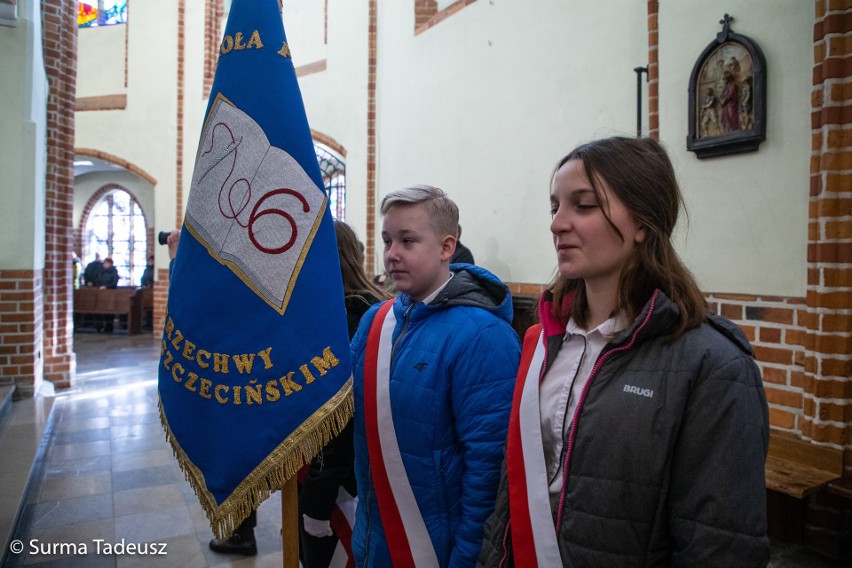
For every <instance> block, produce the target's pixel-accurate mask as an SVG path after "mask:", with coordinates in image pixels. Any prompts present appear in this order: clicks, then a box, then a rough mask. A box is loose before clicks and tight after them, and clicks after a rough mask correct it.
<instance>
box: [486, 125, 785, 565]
mask: <svg viewBox="0 0 852 568" xmlns="http://www.w3.org/2000/svg"><path fill="white" fill-rule="evenodd" d="M550 202H551V215H552V218H553V220H552V222H551V224H550V231H551V233H552V234H553V243H554V247H555V249H556V259H557V264H558V275H557V276H556V278H555V280H554V281H553V282H552V283H551V286H550V288H549V290H548V291H546V292H545V294H544V295H543V296H542V300H541V303H540V307H539V314H540V319H541V323H540V324H538V325H536V326H533V327H532V328H530V330H529V331H528V332H527V334H526V338H525V340H524V349H523V355H522V357H521V368H520V370H519V372H518V379H517V383H516V387H515V400H514V403H513V409H512V417H511V419H510V425H509V435H508V442H507V449H506V459H505V462H504V469H503V476H502V480H501V486H500V492H499V494H498V498H497V504H496V507H495V511H494V514H493V515H492V516H491V517H490V518H489V519H488V521H487V522H486V526H485V535H486V537H485V541H484V543H483V547H482V550H481V553H480V557H479V561H478V564H479V565H480V566H501V567H505V566H548V567H553V566H563V565H564V566H607V567H612V568H627V567H631V568H632V567H647V566H655V567H656V566H660V567H662V566H689V567H693V568H694V567H711V566H737V567H739V568H751V567H755V568H756V567H765V566H766V565H767V563H768V561H769V542H768V539H767V537H766V530H767V527H766V490H765V485H764V483H765V482H764V460H765V458H766V452H767V450H768V446H769V420H768V408H767V403H766V397H765V394H764V391H763V385H762V382H761V378H760V371H759V369H758V367H757V365H756V364H755V362H754V360H753V356H754V355H753V352H752V349H751V346H750V345H749V343H748V341H747V340H746V338H745V335H744V334H743V333H742V331H740V330H739V328H737V327H736V326H735V325H734V324H733V323H731V322H730V321H727V320H725V319H724V318H721V317H718V316H715V315H712V314H710V313H708V312H707V309H706V304H705V300H704V296H703V294H702V293H701V291H700V289H699V288H698V285H697V284H696V282H695V280H694V278H693V277H692V275H691V274H690V273H689V271H688V270H687V269H686V267H685V266H684V265H683V263H682V262H681V260H680V259H679V258H678V255H677V253H676V251H675V250H674V247H673V245H672V242H671V236H672V231H673V230H674V227H675V223H676V221H677V215H678V211H679V209H680V207H681V205H682V198H681V194H680V189H679V188H678V184H677V180H676V179H675V174H674V170H673V168H672V165H671V162H670V161H669V158H668V156H667V155H666V152H665V150H663V148H662V147H661V146H660V145H659V143H657V142H656V141H655V140H653V139H650V138H648V139H636V138H607V139H603V140H598V141H594V142H590V143H588V144H584V145H582V146H580V147H578V148H577V149H575V150H574V151H572V152H571V153H570V154H568V155H567V156H566V157H565V158H563V159H562V160H561V161H560V162H559V163H558V164H557V166H556V169H555V171H554V174H553V176H552V180H551V190H550ZM554 527H555V528H556V530H555V531H554Z"/></svg>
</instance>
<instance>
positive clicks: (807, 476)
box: [765, 431, 843, 541]
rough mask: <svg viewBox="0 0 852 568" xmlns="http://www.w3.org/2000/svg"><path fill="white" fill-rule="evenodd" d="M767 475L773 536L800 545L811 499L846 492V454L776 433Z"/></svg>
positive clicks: (768, 456) (770, 442) (768, 508)
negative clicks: (835, 490)
mask: <svg viewBox="0 0 852 568" xmlns="http://www.w3.org/2000/svg"><path fill="white" fill-rule="evenodd" d="M765 472H766V489H767V495H766V502H767V503H766V504H767V521H768V525H769V527H768V528H769V535H770V536H772V537H775V538H779V539H781V540H788V541H800V540H801V539H802V537H803V534H804V519H805V516H806V511H807V506H808V500H807V497H809V496H810V495H813V494H815V493H816V492H818V491H820V490H822V489H823V488H829V490H831V488H832V486H833V485H838V486H839V487H841V488H842V479H841V478H842V476H843V452H842V451H841V450H837V449H834V448H828V447H825V446H818V445H816V444H812V443H810V442H807V441H806V440H801V439H799V438H797V437H795V436H792V435H789V434H784V433H780V432H775V431H773V432H772V433H771V435H770V437H769V454H768V455H767V457H766V466H765Z"/></svg>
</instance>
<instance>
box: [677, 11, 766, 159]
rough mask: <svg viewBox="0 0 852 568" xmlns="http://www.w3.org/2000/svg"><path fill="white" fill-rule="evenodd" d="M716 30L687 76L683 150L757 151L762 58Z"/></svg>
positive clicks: (761, 131)
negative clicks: (687, 90)
mask: <svg viewBox="0 0 852 568" xmlns="http://www.w3.org/2000/svg"><path fill="white" fill-rule="evenodd" d="M733 20H734V19H733V18H732V17H731V16H729V15H728V14H725V17H724V18H723V19H722V20H720V21H719V23H720V24H722V31H721V32H719V33H718V34H716V39H715V40H714V41H712V42H711V43H710V44H709V45H708V46H707V47H706V48H704V51H703V52H702V53H701V55H700V56H699V58H698V60H697V61H696V62H695V65H694V66H693V68H692V75H691V76H690V78H689V134H688V136H687V138H686V148H687V150H689V151H690V152H695V155H696V156H697V157H698V158H701V159H703V158H712V157H715V156H725V155H730V154H739V153H742V152H755V151H757V149H758V147H759V146H760V143H761V142H763V141H764V140H765V139H766V61H765V59H764V57H763V52H762V51H761V50H760V47H759V46H758V45H757V44H756V43H755V42H754V41H752V40H751V39H749V38H748V37H746V36H744V35H740V34H737V33H734V32H733V30H731V22H733Z"/></svg>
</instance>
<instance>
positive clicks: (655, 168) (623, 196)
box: [550, 137, 707, 339]
mask: <svg viewBox="0 0 852 568" xmlns="http://www.w3.org/2000/svg"><path fill="white" fill-rule="evenodd" d="M570 160H580V161H581V162H582V163H583V169H584V171H585V174H586V177H587V178H588V179H589V182H590V183H591V185H592V190H593V191H594V192H595V196H596V197H597V199H598V203H601V204H602V207H601V209H602V211H603V213H604V216H605V217H606V219H607V221H608V222H609V224H610V226H612V228H613V230H615V232H616V233H617V234H618V235H619V236H621V237H622V238H623V235H621V232H620V231H619V230H618V229H617V228H616V226H615V225H614V224H613V222H612V221H611V220H610V218H609V215H608V213H607V207H606V206H605V204H606V199H605V198H604V194H603V191H602V189H601V187H600V183H601V182H602V181H603V182H605V183H606V184H607V186H608V187H609V189H610V190H611V191H612V192H613V193H614V194H615V195H616V196H618V198H619V199H620V200H621V201H622V202H623V203H624V205H625V207H627V210H628V211H629V212H630V214H631V215H633V218H634V219H635V220H636V221H637V222H638V223H639V225H640V226H642V227H644V229H645V240H644V241H643V242H641V243H639V244H637V245H636V248H635V253H634V254H633V255H632V256H631V257H630V259H629V260H628V261H627V263H626V264H625V266H624V268H623V269H622V271H621V276H620V277H619V285H618V299H617V304H616V312H617V313H618V312H622V313H624V314H625V315H626V316H627V318H628V321H633V320H634V319H635V318H636V317H637V316H638V315H639V313H640V312H641V311H642V308H643V307H644V306H645V303H646V302H647V301H648V300H649V299H650V298H651V295H652V294H653V293H654V290H655V289H660V290H661V291H662V292H663V293H665V294H666V296H668V297H669V299H671V301H672V302H674V303H675V305H676V306H677V308H678V310H679V312H680V318H679V320H678V322H677V324H675V325H674V326H673V328H672V329H671V330H670V333H669V337H670V338H671V339H675V338H677V337H678V336H680V335H681V334H682V333H683V332H684V331H686V330H688V329H691V328H694V327H697V326H699V325H700V324H701V322H702V321H703V320H704V317H705V310H706V307H707V303H706V301H705V300H704V295H703V294H702V293H701V290H700V289H699V288H698V284H697V283H696V282H695V278H694V277H693V276H692V274H691V273H690V272H689V270H688V269H687V268H686V266H684V264H683V262H682V261H681V260H680V257H679V256H678V254H677V252H676V251H675V250H674V246H673V245H672V242H671V236H672V231H673V230H674V227H675V224H676V223H677V216H678V212H679V211H680V209H681V207H683V197H682V195H681V192H680V187H679V186H678V183H677V178H676V177H675V173H674V168H673V167H672V163H671V161H670V160H669V157H668V155H666V151H665V150H664V149H663V147H662V146H660V144H659V143H658V142H657V141H656V140H654V139H652V138H625V137H613V138H604V139H602V140H596V141H594V142H589V143H587V144H583V145H581V146H579V147H577V148H575V149H574V150H572V151H571V153H569V154H568V155H567V156H565V157H564V158H562V159H561V160H560V161H559V163H558V164H557V165H556V168H555V169H554V170H553V176H555V175H556V172H557V171H558V170H559V168H561V167H562V166H563V165H565V163H566V162H568V161H570ZM553 176H551V185H552V184H553ZM550 289H551V291H552V293H553V315H554V316H555V317H557V318H560V319H567V318H568V317H573V318H574V320H575V321H577V323H579V324H580V325H582V326H583V327H585V325H586V323H587V319H588V303H587V301H586V294H585V283H584V282H583V280H582V279H574V280H569V279H567V278H564V277H563V276H562V275H560V274H557V276H556V277H555V278H554V280H553V282H551V286H550ZM572 292H573V293H574V294H575V296H574V299H573V301H572V302H571V307H570V308H568V312H567V313H566V312H565V311H564V308H563V300H564V298H565V297H566V296H567V295H568V294H570V293H572Z"/></svg>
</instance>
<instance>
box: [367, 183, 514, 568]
mask: <svg viewBox="0 0 852 568" xmlns="http://www.w3.org/2000/svg"><path fill="white" fill-rule="evenodd" d="M381 212H382V215H383V216H384V223H383V227H382V242H383V243H384V253H383V256H384V265H385V269H386V270H387V272H388V274H390V276H391V277H392V278H393V283H394V286H395V287H396V289H397V290H399V295H398V296H397V297H396V299H395V300H391V301H389V302H384V303H382V304H376V305H375V306H373V307H372V308H371V309H370V310H369V311H368V312H367V313H366V314H365V315H364V318H363V319H362V320H361V325H360V327H359V329H358V333H357V334H356V336H355V338H354V339H353V340H352V360H353V365H354V377H355V474H356V477H357V480H358V494H359V499H360V501H359V503H358V509H357V512H356V520H355V529H354V533H353V536H352V548H353V553H354V555H355V560H356V565H357V566H359V567H361V566H369V567H385V566H406V565H408V566H411V565H417V566H441V567H446V566H453V567H456V566H458V567H461V566H474V565H475V563H476V558H477V555H478V554H479V548H480V545H481V541H482V535H483V533H482V530H483V524H484V522H485V519H486V518H487V517H488V515H489V514H490V512H491V511H492V509H493V507H494V498H495V494H496V491H497V485H498V483H499V477H500V465H501V462H502V459H503V446H504V443H505V440H506V432H507V428H508V421H509V411H510V408H511V402H512V391H513V387H514V381H515V375H516V372H517V369H518V364H519V361H520V342H519V340H518V336H517V334H516V333H515V332H514V330H513V329H512V327H511V325H510V323H511V321H512V298H511V294H510V293H509V289H508V288H507V287H506V285H505V284H503V283H502V282H501V281H500V280H499V279H498V278H497V277H496V276H494V275H493V274H491V273H490V272H488V271H487V270H485V269H483V268H480V267H477V266H473V265H468V264H454V265H452V266H451V265H450V259H451V258H452V256H453V252H454V251H455V247H456V242H457V240H456V235H457V234H458V208H457V207H456V204H455V203H453V201H452V200H450V199H449V198H448V197H447V196H446V194H445V193H444V192H443V191H441V190H440V189H437V188H434V187H431V186H413V187H408V188H405V189H401V190H399V191H395V192H392V193H390V194H388V195H387V196H386V197H385V198H384V200H383V201H382V206H381Z"/></svg>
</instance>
